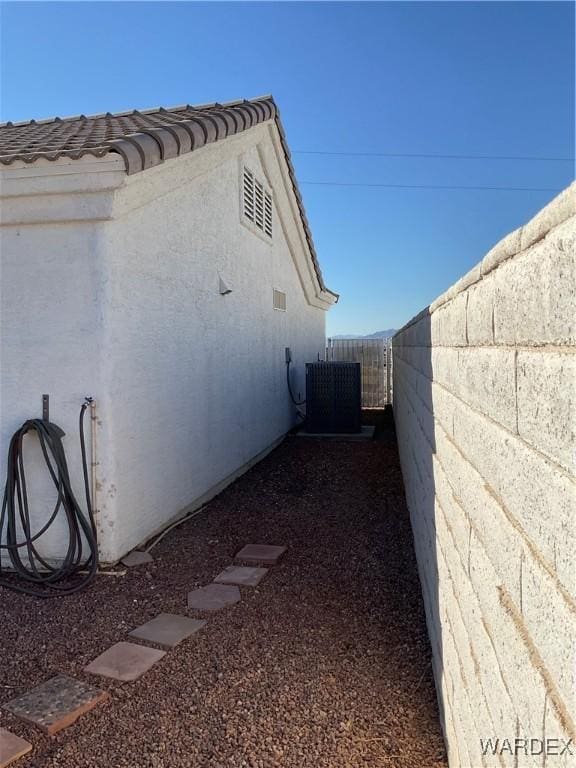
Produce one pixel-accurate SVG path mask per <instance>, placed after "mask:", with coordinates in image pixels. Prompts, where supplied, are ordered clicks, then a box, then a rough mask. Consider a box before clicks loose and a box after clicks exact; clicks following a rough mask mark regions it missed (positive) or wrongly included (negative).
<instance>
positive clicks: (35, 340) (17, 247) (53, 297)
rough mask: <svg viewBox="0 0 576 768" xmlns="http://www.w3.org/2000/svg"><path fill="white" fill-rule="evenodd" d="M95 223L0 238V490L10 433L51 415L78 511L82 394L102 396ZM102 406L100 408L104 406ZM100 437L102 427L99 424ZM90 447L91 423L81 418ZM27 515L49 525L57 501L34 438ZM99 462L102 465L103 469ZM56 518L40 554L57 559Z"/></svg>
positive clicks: (15, 230)
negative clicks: (45, 412)
mask: <svg viewBox="0 0 576 768" xmlns="http://www.w3.org/2000/svg"><path fill="white" fill-rule="evenodd" d="M102 228H103V225H102V224H99V223H96V224H94V223H87V222H85V223H77V224H74V225H70V224H61V223H53V224H44V225H39V226H38V225H29V226H26V225H13V226H7V227H3V228H2V229H1V230H0V256H1V270H0V416H1V436H0V472H1V482H2V485H3V484H4V479H5V476H6V459H7V454H8V446H9V442H10V438H11V436H12V434H13V433H14V432H15V430H16V429H18V428H19V427H20V426H21V425H22V423H23V422H24V421H26V420H27V419H33V418H41V417H42V395H43V394H44V393H46V394H49V395H50V417H51V420H52V421H54V422H55V423H57V424H58V425H59V426H60V427H61V428H62V429H63V430H64V431H65V432H66V437H65V438H64V443H65V446H66V450H67V456H68V462H69V468H70V474H71V478H72V482H73V486H74V488H75V491H76V493H77V495H78V498H79V499H80V500H81V501H82V503H84V486H83V481H82V470H81V463H80V447H79V438H78V414H79V410H80V406H81V404H82V402H83V400H84V397H85V396H95V397H98V398H99V399H100V398H104V401H105V389H104V388H103V371H102V367H101V365H100V359H101V355H102V342H103V310H104V286H103V280H102V264H103V257H102V248H101V244H102ZM104 401H102V402H101V403H100V404H99V407H104ZM101 429H102V435H103V436H104V435H105V433H106V425H105V424H102V427H101ZM86 434H87V437H88V440H89V439H90V419H89V418H88V419H87V420H86ZM25 459H26V468H27V470H28V472H27V481H28V490H29V497H30V501H31V510H30V512H31V516H32V520H33V523H34V525H35V526H37V525H39V524H40V523H41V521H44V522H45V521H46V520H47V519H48V517H49V515H50V513H51V511H52V508H53V506H54V503H55V501H56V491H55V489H54V486H53V484H52V482H51V480H50V478H49V475H48V471H47V469H46V468H45V465H44V461H43V459H42V456H41V452H40V447H39V444H38V442H37V440H36V439H35V438H33V437H30V438H28V439H27V440H26V445H25ZM105 461H106V459H105V457H103V467H104V466H105ZM66 532H67V529H66V527H65V523H64V521H63V518H59V520H58V521H57V524H56V525H55V526H54V527H52V528H51V529H50V531H49V532H48V533H47V534H46V535H45V536H43V538H42V542H41V549H42V552H43V553H44V555H45V556H46V557H47V558H49V559H54V558H55V559H57V558H58V557H59V556H60V555H61V554H62V548H63V546H67V540H66V541H65V540H64V538H63V536H64V533H66Z"/></svg>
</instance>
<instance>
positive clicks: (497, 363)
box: [393, 185, 576, 768]
mask: <svg viewBox="0 0 576 768" xmlns="http://www.w3.org/2000/svg"><path fill="white" fill-rule="evenodd" d="M575 194H576V186H574V185H573V186H572V187H571V188H569V189H567V190H566V191H565V192H563V193H562V194H561V195H560V196H559V197H558V198H557V199H556V200H554V201H553V202H552V203H551V204H550V205H549V206H547V207H546V208H545V209H544V210H542V211H541V212H540V213H539V214H538V215H537V216H536V217H535V218H534V219H533V220H532V221H531V222H529V223H528V224H526V225H525V226H524V227H522V228H521V229H519V230H517V231H515V232H513V233H512V234H510V235H509V236H508V237H506V238H505V239H504V240H503V241H502V242H501V243H499V244H498V245H496V246H495V247H494V248H493V249H492V250H491V251H490V252H489V253H488V254H487V255H486V256H485V258H484V259H483V260H482V262H481V263H480V264H478V265H477V266H476V267H475V268H474V269H473V270H471V272H470V273H469V274H468V275H466V276H465V277H464V278H462V280H460V281H459V282H458V283H456V285H455V286H453V287H452V288H451V289H449V290H448V291H447V292H446V293H445V294H443V295H442V296H441V297H439V299H437V300H436V301H435V302H433V303H432V304H431V305H430V307H427V308H426V309H425V310H424V311H423V312H422V313H420V314H419V315H418V316H417V317H415V318H414V319H413V320H412V321H411V322H410V323H408V324H407V325H406V326H405V327H404V328H402V329H401V330H400V331H399V332H398V333H397V334H396V336H395V337H394V339H393V351H394V417H395V422H396V428H397V434H398V444H399V449H400V457H401V462H402V471H403V476H404V482H405V487H406V498H407V502H408V506H409V509H410V516H411V521H412V528H413V532H414V542H415V549H416V554H417V559H418V567H419V572H420V578H421V582H422V591H423V596H424V602H425V607H426V616H427V623H428V630H429V634H430V641H431V645H432V652H433V665H434V673H435V678H436V687H437V692H438V698H439V702H440V706H441V712H442V720H443V726H444V732H445V736H446V742H447V746H448V753H449V761H450V766H451V768H480V766H487V767H489V768H499V766H510V767H511V768H512V766H514V768H527V767H528V766H540V767H541V766H544V765H545V766H548V768H552V766H562V767H564V766H569V765H570V766H571V765H574V764H575V761H576V756H575V753H576V749H575V748H574V742H573V744H572V750H571V751H572V753H573V754H572V756H571V755H570V754H569V751H567V750H566V749H564V747H565V745H566V742H567V741H568V740H569V739H574V740H576V726H575V722H576V717H575V713H576V569H575V561H574V553H575V552H576V476H575V463H574V462H575V458H576V453H575V449H576V440H575V429H576V355H575V351H576V325H575V322H576V294H575V280H576V262H575V253H576V252H575V236H576V207H575V200H576V197H575ZM481 739H484V741H485V743H486V740H487V739H492V740H493V742H494V740H495V739H499V741H500V746H499V747H498V748H497V749H498V750H499V752H498V754H496V755H493V754H488V755H485V754H483V751H482V742H481ZM515 739H519V740H520V742H519V743H518V744H515ZM531 739H533V740H534V741H533V742H530V740H531ZM504 740H508V745H506V744H505V743H503V742H504ZM524 740H528V742H527V743H528V746H527V747H526V750H525V748H524V746H523V744H525V743H526V742H525V741H524ZM546 740H548V742H546ZM543 744H545V745H546V746H543ZM510 745H512V748H510ZM545 752H547V754H546V755H545Z"/></svg>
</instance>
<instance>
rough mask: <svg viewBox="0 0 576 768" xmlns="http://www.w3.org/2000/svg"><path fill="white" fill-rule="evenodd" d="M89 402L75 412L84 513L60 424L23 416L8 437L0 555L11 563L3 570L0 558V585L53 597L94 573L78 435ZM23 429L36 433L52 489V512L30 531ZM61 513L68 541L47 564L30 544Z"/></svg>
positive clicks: (92, 529)
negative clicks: (55, 559) (53, 561)
mask: <svg viewBox="0 0 576 768" xmlns="http://www.w3.org/2000/svg"><path fill="white" fill-rule="evenodd" d="M91 402H92V398H86V400H85V402H84V403H83V404H82V407H81V409H80V417H79V432H80V450H81V454H82V471H83V476H84V488H85V492H86V505H87V509H88V513H87V514H85V513H84V511H83V510H82V507H81V506H80V504H79V503H78V501H77V500H76V497H75V496H74V492H73V490H72V486H71V483H70V476H69V474H68V464H67V462H66V455H65V452H64V446H63V444H62V438H63V437H64V435H65V433H64V432H63V430H62V429H60V427H58V426H57V425H56V424H53V423H52V422H50V421H47V420H44V419H29V420H28V421H25V422H24V424H23V425H22V426H21V427H20V429H18V430H17V431H16V432H15V433H14V434H13V436H12V438H11V440H10V447H9V449H8V462H7V472H6V486H5V490H4V499H3V502H2V512H1V514H0V556H2V554H3V553H4V552H7V554H8V558H9V560H10V563H11V566H12V567H11V568H10V569H9V570H7V569H6V568H4V569H3V568H2V560H1V559H0V577H2V576H6V577H5V578H0V586H2V587H6V588H8V589H12V590H15V591H16V592H22V593H24V594H27V595H33V596H35V597H58V596H64V595H71V594H73V593H74V592H78V591H79V590H81V589H83V588H84V587H86V586H87V585H88V584H90V583H91V582H92V581H93V580H94V577H95V576H96V572H97V570H98V545H97V539H96V526H95V524H94V515H93V510H92V504H91V500H90V484H89V481H88V465H87V460H86V442H85V439H84V414H85V412H86V409H87V408H88V407H89V406H90V404H91ZM28 433H36V435H37V437H38V439H39V441H40V448H41V450H42V454H43V456H44V460H45V462H46V466H47V468H48V472H49V474H50V477H51V478H52V482H53V483H54V486H55V488H56V491H57V493H58V498H57V500H56V504H55V507H54V510H53V511H52V514H51V515H50V517H49V518H48V520H47V522H46V523H45V524H44V525H43V526H42V527H41V528H40V530H38V531H36V532H33V530H32V524H31V520H30V508H29V504H28V495H27V489H26V473H25V467H24V458H23V451H22V448H23V441H24V437H25V436H26V435H27V434H28ZM62 515H64V516H65V517H66V521H67V524H68V525H67V527H68V546H67V549H66V553H65V555H64V557H63V558H62V560H61V561H60V563H59V564H58V565H57V566H53V565H51V564H50V563H49V562H48V561H47V560H46V559H45V557H43V556H42V555H41V554H40V553H39V552H38V550H37V549H36V544H37V542H38V539H40V537H41V536H42V535H43V534H45V533H46V532H47V531H48V529H49V528H50V527H51V526H52V525H54V524H55V522H56V521H57V520H60V519H61V517H62ZM2 542H5V543H2ZM86 549H87V552H86ZM24 553H25V554H26V558H24ZM81 571H82V573H80V572H81Z"/></svg>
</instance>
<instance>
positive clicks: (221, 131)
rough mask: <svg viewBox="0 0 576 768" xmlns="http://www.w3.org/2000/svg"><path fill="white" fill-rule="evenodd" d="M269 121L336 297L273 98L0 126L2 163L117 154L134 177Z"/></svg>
mask: <svg viewBox="0 0 576 768" xmlns="http://www.w3.org/2000/svg"><path fill="white" fill-rule="evenodd" d="M272 119H274V120H275V122H276V125H277V127H278V130H279V133H280V137H281V140H282V147H283V150H284V155H285V158H286V162H287V165H288V170H289V173H290V178H291V180H292V185H293V188H294V193H295V195H296V199H297V201H298V207H299V210H300V216H301V218H302V223H303V225H304V230H305V232H306V239H307V241H308V245H309V247H310V252H311V254H312V259H313V262H314V268H315V271H316V275H317V277H318V281H319V283H320V287H321V288H322V290H324V291H327V292H328V293H331V294H332V295H334V296H337V294H334V293H333V292H332V291H330V290H329V289H328V288H326V286H325V284H324V280H323V278H322V272H321V270H320V265H319V263H318V258H317V256H316V251H315V249H314V243H313V242H312V235H311V232H310V226H309V224H308V220H307V218H306V213H305V211H304V204H303V202H302V196H301V195H300V191H299V189H298V184H297V182H296V174H295V172H294V167H293V165H292V161H291V159H290V151H289V149H288V144H287V141H286V135H285V133H284V130H283V128H282V123H281V122H280V115H279V111H278V108H277V106H276V104H275V102H274V99H273V98H272V96H262V97H260V98H257V99H251V100H249V101H248V100H242V101H232V102H227V103H225V104H218V103H215V104H202V105H199V106H191V105H189V104H184V105H181V106H178V107H171V108H169V109H165V108H163V107H158V108H156V109H146V110H142V111H139V110H136V109H135V110H132V111H129V112H117V113H114V114H112V113H110V112H106V113H103V114H99V115H89V116H85V115H75V116H74V117H64V118H60V117H54V118H50V119H47V120H30V121H25V122H17V123H12V122H7V123H1V124H0V164H2V165H10V164H11V163H13V162H14V161H15V160H22V161H24V162H25V163H33V162H34V161H36V160H38V159H39V158H45V159H47V160H57V159H58V158H59V157H70V158H72V159H74V160H76V159H78V158H80V157H82V156H83V155H93V156H95V157H103V156H104V155H106V154H108V153H109V152H116V153H118V154H120V155H122V157H123V158H124V161H125V165H126V172H127V173H128V174H133V173H138V172H140V171H144V170H146V169H148V168H151V167H153V166H155V165H158V164H160V163H162V162H164V160H169V159H170V158H173V157H177V156H178V155H183V154H187V153H188V152H192V151H193V150H195V149H198V148H200V147H203V146H205V145H206V144H210V143H212V142H215V141H219V140H221V139H225V138H226V137H228V136H232V135H234V134H236V133H241V132H242V131H245V130H247V129H249V128H252V127H253V126H255V125H257V124H258V123H262V122H265V121H267V120H272Z"/></svg>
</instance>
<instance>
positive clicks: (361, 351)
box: [326, 339, 392, 408]
mask: <svg viewBox="0 0 576 768" xmlns="http://www.w3.org/2000/svg"><path fill="white" fill-rule="evenodd" d="M391 342H392V340H391V339H328V343H327V346H326V360H328V361H335V362H352V363H360V365H361V366H362V407H363V408H384V406H385V405H387V404H388V403H391V402H392V399H391V385H392V376H391V362H392V354H391V351H392V343H391ZM388 362H390V364H388Z"/></svg>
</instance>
